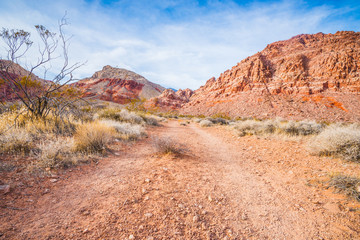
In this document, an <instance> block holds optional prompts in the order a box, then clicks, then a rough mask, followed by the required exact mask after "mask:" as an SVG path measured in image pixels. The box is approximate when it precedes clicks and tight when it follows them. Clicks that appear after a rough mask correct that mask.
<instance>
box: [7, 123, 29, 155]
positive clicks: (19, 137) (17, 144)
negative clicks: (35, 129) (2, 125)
mask: <svg viewBox="0 0 360 240" xmlns="http://www.w3.org/2000/svg"><path fill="white" fill-rule="evenodd" d="M32 147H33V138H32V137H31V135H30V134H29V133H28V132H27V131H26V130H24V129H21V128H20V129H19V128H11V129H8V130H7V131H5V132H2V134H1V135H0V151H1V152H2V153H8V154H29V153H30V151H31V149H32Z"/></svg>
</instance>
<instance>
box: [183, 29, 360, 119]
mask: <svg viewBox="0 0 360 240" xmlns="http://www.w3.org/2000/svg"><path fill="white" fill-rule="evenodd" d="M181 112H183V113H185V114H205V115H211V114H215V113H223V114H227V115H230V116H233V117H236V116H239V117H241V116H255V117H263V118H264V117H276V116H280V117H285V118H290V119H306V118H311V119H318V120H331V121H338V120H341V121H359V120H360V33H359V32H356V33H355V32H344V31H343V32H337V33H335V34H323V33H318V34H313V35H309V34H302V35H298V36H295V37H293V38H291V39H289V40H286V41H279V42H275V43H272V44H269V45H268V46H267V47H266V48H265V49H264V50H263V51H261V52H258V53H256V54H255V55H253V56H251V57H248V58H246V59H244V60H242V61H241V62H240V63H238V64H237V65H236V66H234V67H233V68H232V69H230V70H227V71H225V72H224V73H222V74H221V75H220V77H219V78H218V79H215V78H211V79H209V80H208V81H207V82H206V84H205V85H204V86H202V87H200V88H199V89H198V90H196V91H195V92H194V94H193V95H192V97H191V98H190V101H189V102H188V103H187V104H185V105H184V106H182V109H181Z"/></svg>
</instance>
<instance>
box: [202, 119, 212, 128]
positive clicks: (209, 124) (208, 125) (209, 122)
mask: <svg viewBox="0 0 360 240" xmlns="http://www.w3.org/2000/svg"><path fill="white" fill-rule="evenodd" d="M199 124H200V126H201V127H210V126H212V125H213V123H212V122H211V121H210V120H207V119H204V120H201V121H200V123H199Z"/></svg>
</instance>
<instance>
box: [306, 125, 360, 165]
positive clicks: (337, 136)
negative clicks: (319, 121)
mask: <svg viewBox="0 0 360 240" xmlns="http://www.w3.org/2000/svg"><path fill="white" fill-rule="evenodd" d="M308 148H309V150H310V151H311V153H313V154H317V155H325V156H335V157H341V158H344V159H346V160H350V161H359V160H360V127H359V126H358V125H355V124H352V125H348V126H342V125H331V126H329V127H327V128H326V129H325V130H324V131H322V132H321V133H320V134H319V135H317V136H315V137H313V138H312V139H311V140H310V141H309V144H308Z"/></svg>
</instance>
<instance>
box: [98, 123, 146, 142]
mask: <svg viewBox="0 0 360 240" xmlns="http://www.w3.org/2000/svg"><path fill="white" fill-rule="evenodd" d="M100 122H101V123H103V124H105V125H107V126H109V127H112V128H114V129H115V130H116V138H118V139H121V140H136V139H138V138H140V137H142V136H145V135H146V134H145V128H144V127H143V126H142V125H139V124H131V123H127V122H117V121H114V120H101V121H100Z"/></svg>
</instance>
